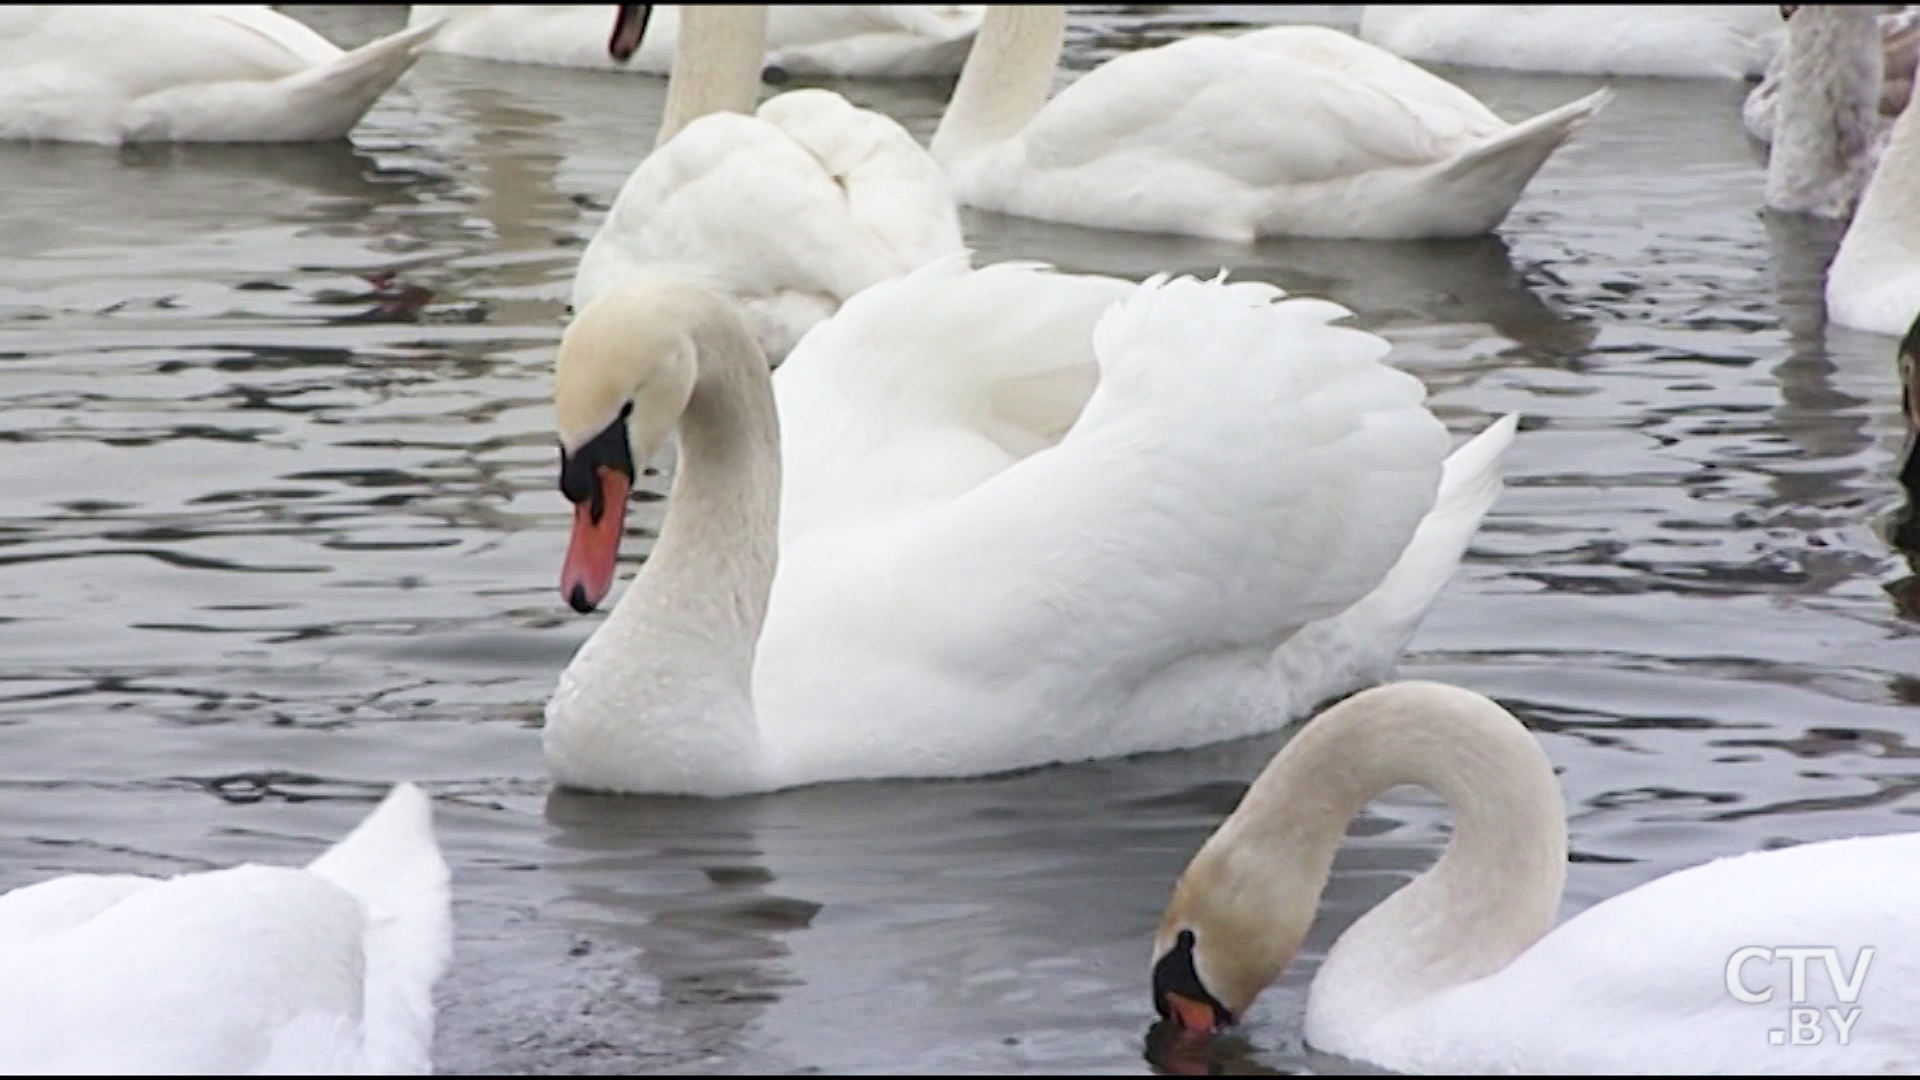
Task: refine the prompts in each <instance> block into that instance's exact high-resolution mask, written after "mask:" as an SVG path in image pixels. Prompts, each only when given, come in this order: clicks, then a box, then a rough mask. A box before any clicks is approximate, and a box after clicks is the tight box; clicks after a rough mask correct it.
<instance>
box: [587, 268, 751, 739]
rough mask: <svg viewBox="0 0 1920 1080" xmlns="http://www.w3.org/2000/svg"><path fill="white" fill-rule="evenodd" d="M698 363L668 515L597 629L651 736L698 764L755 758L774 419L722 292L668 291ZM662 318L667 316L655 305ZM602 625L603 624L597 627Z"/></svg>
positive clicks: (746, 339)
mask: <svg viewBox="0 0 1920 1080" xmlns="http://www.w3.org/2000/svg"><path fill="white" fill-rule="evenodd" d="M670 307H671V311H672V316H673V317H681V318H684V319H685V320H686V322H685V323H684V326H685V330H686V333H687V336H688V338H689V340H691V342H692V343H693V350H692V351H693V355H694V357H695V358H696V359H695V360H694V363H695V364H696V365H697V369H698V370H697V372H696V373H695V375H694V382H693V390H692V393H691V394H690V395H689V396H688V398H687V404H686V408H685V410H684V411H683V412H682V413H681V415H680V420H679V424H678V427H677V433H678V437H679V462H678V466H677V471H676V475H675V477H674V481H673V491H672V493H671V495H670V496H669V498H668V502H667V514H666V519H665V521H664V522H663V523H662V525H661V528H660V536H659V539H657V540H656V541H655V542H654V545H653V551H652V553H651V554H649V555H648V557H647V561H646V564H645V565H644V566H642V567H641V568H640V572H639V573H638V574H637V575H635V577H634V579H633V583H632V584H631V585H630V586H629V587H628V589H627V592H626V594H625V595H624V596H622V597H621V598H620V603H619V604H618V605H616V606H615V608H614V610H613V612H612V614H610V615H608V617H607V624H606V626H605V627H603V628H602V634H603V635H605V636H606V639H607V642H608V644H609V646H610V647H611V648H613V649H616V650H617V655H615V656H613V657H611V658H610V659H612V660H613V661H614V662H615V663H617V664H618V665H619V666H620V671H621V681H622V682H623V683H624V684H625V685H626V686H629V687H634V688H638V693H639V694H640V695H641V696H640V698H639V699H638V700H639V701H640V702H641V703H642V704H641V709H640V713H639V715H638V716H634V717H629V718H628V720H627V722H631V723H639V724H643V725H645V726H646V727H647V729H648V737H647V742H648V745H649V746H650V747H651V748H652V749H653V750H654V751H657V752H658V753H659V754H661V755H662V757H663V758H668V759H672V761H673V762H674V764H675V766H676V767H677V768H680V769H683V770H687V771H690V772H694V773H698V774H700V775H718V776H725V775H730V774H732V773H734V772H741V773H750V772H751V771H752V770H753V769H755V768H757V767H758V765H759V760H758V758H759V752H760V746H759V727H758V723H757V720H756V719H755V715H754V711H753V703H752V681H753V662H754V654H755V649H756V646H757V644H758V642H759V638H760V630H761V627H762V624H763V623H764V622H765V621H766V613H767V598H768V595H769V593H770V592H771V590H772V588H773V575H774V568H775V563H776V560H777V557H778V550H779V504H780V451H779V441H780V427H779V420H778V418H777V417H776V415H775V413H774V403H773V385H772V382H771V381H770V380H769V378H768V374H767V360H766V356H765V354H763V353H762V352H761V351H760V347H759V345H758V344H757V343H756V342H755V341H754V339H753V336H752V334H751V332H750V331H749V330H748V329H747V326H746V323H745V322H744V321H743V320H742V319H741V317H740V314H739V312H738V311H737V310H736V309H735V308H734V306H733V304H732V302H731V301H730V300H728V299H727V298H725V297H723V296H720V295H718V294H716V293H713V292H711V291H709V290H706V289H698V290H692V289H690V290H687V292H686V293H685V294H680V295H676V296H674V297H672V299H671V305H670ZM663 317H668V316H665V315H664V314H663ZM596 636H599V635H596Z"/></svg>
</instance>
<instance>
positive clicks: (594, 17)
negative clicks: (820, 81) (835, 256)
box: [407, 4, 982, 79]
mask: <svg viewBox="0 0 1920 1080" xmlns="http://www.w3.org/2000/svg"><path fill="white" fill-rule="evenodd" d="M981 11H982V8H981V6H980V5H978V4H894V5H877V6H867V7H860V6H852V5H828V4H779V5H775V6H773V8H772V11H771V13H770V16H769V19H768V24H767V53H766V57H765V62H766V65H767V66H768V67H770V68H777V69H779V70H781V71H784V72H788V73H791V74H795V75H813V76H824V77H837V78H848V79H902V78H926V77H930V76H940V75H952V74H954V73H955V72H957V71H959V70H960V65H961V63H962V62H964V61H965V60H966V56H967V46H968V44H969V43H970V42H972V40H973V35H974V32H975V31H976V30H978V29H979V28H980V14H981ZM455 16H457V18H452V21H451V23H450V25H449V26H448V27H447V31H446V32H445V33H444V34H442V35H441V36H440V38H439V40H437V41H436V42H434V44H433V50H434V51H435V52H446V53H458V54H460V55H462V56H476V57H481V58H483V59H487V60H504V61H508V62H510V63H519V64H552V65H556V66H559V67H580V68H601V69H605V70H609V71H637V72H644V73H646V74H649V75H665V74H667V72H668V71H669V70H670V69H671V68H672V66H673V53H674V45H675V42H676V40H677V39H678V37H679V27H680V6H679V5H677V4H657V5H653V12H652V16H651V21H650V23H649V25H648V26H647V32H646V38H645V40H644V41H643V42H641V44H640V46H639V48H638V49H637V50H636V51H634V52H633V53H632V54H630V55H629V56H628V57H627V58H626V59H625V60H616V59H614V58H613V56H611V55H609V53H608V51H607V40H608V34H609V33H610V31H611V30H612V29H613V21H614V10H613V5H610V4H552V5H542V4H488V5H464V6H445V5H438V4H415V5H413V7H412V9H411V10H410V11H409V13H408V17H407V21H408V25H417V24H419V23H423V22H427V21H430V20H433V19H437V18H450V17H455Z"/></svg>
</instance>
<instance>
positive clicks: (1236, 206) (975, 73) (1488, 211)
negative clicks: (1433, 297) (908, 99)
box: [930, 4, 1608, 241]
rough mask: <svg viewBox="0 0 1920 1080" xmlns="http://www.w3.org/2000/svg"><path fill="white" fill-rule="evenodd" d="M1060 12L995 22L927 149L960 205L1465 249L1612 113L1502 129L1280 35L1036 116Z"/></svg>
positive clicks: (986, 28) (1384, 66)
mask: <svg viewBox="0 0 1920 1080" xmlns="http://www.w3.org/2000/svg"><path fill="white" fill-rule="evenodd" d="M1062 10H1063V9H1061V8H1060V7H1058V6H1052V5H1048V6H1040V5H998V4H996V5H992V6H990V7H989V8H988V11H987V16H986V20H985V22H984V23H983V24H982V26H981V29H980V34H979V37H978V38H977V40H976V41H975V42H974V47H973V54H972V55H971V56H969V57H968V59H967V66H966V68H965V69H964V70H963V71H962V72H961V76H960V82H959V85H958V86H957V87H956V88H955V90H954V95H953V101H952V103H951V104H950V105H949V106H948V108H947V112H946V115H945V116H944V117H942V118H941V122H940V127H939V130H938V131H936V132H935V134H934V137H933V142H932V144H931V147H930V149H931V150H932V152H933V156H934V158H935V159H936V160H938V161H939V162H940V164H941V165H942V166H944V167H945V168H946V170H947V174H948V175H949V176H950V177H951V178H952V180H953V188H954V193H955V195H956V197H958V198H959V200H960V201H961V203H962V204H963V205H968V206H977V207H980V208H982V209H986V210H996V211H1000V212H1002V213H1008V214H1017V215H1020V216H1022V217H1030V218H1039V219H1042V220H1046V221H1061V222H1067V223H1070V224H1075V225H1087V226H1092V227H1095V228H1107V229H1126V230H1131V231H1136V232H1163V233H1182V234H1187V235H1192V236H1206V237H1214V238H1217V239H1223V240H1239V241H1248V240H1252V239H1254V238H1256V237H1260V236H1318V237H1332V238H1359V239H1373V240H1388V239H1417V238H1424V237H1448V236H1476V235H1480V234H1482V233H1486V232H1489V231H1491V230H1492V229H1493V228H1494V227H1495V226H1497V225H1498V224H1500V222H1501V220H1502V219H1504V218H1505V217H1506V215H1507V212H1508V211H1509V210H1511V209H1512V208H1513V204H1514V203H1515V202H1516V201H1517V200H1518V199H1519V198H1520V193H1521V191H1522V190H1523V189H1524V188H1525V187H1526V185H1527V182H1528V181H1529V180H1531V179H1532V178H1533V175H1534V173H1535V172H1537V171H1538V170H1539V168H1540V166H1541V165H1542V164H1544V163H1545V162H1546V160H1547V157H1548V155H1550V154H1552V153H1553V151H1554V150H1555V149H1556V148H1557V147H1559V146H1560V144H1561V143H1562V142H1564V141H1565V140H1566V138H1567V137H1568V136H1569V135H1571V134H1572V133H1573V132H1574V131H1575V130H1576V129H1577V128H1579V127H1580V125H1581V124H1582V123H1584V122H1585V121H1586V120H1587V118H1589V117H1590V116H1592V115H1593V114H1594V112H1595V111H1597V110H1598V109H1599V108H1600V106H1601V105H1602V104H1604V103H1605V101H1606V99H1607V97H1608V93H1607V91H1605V90H1601V91H1597V92H1596V93H1594V94H1590V95H1588V96H1587V97H1585V98H1582V99H1580V100H1579V101H1576V102H1573V103H1571V104H1568V105H1564V106H1561V107H1560V108H1558V109H1554V110H1552V111H1550V112H1547V113H1543V114H1541V115H1540V116H1536V117H1534V118H1532V119H1530V120H1527V121H1524V122H1522V123H1520V124H1517V125H1515V124H1509V123H1507V122H1506V121H1504V120H1502V119H1500V118H1499V117H1498V116H1495V115H1494V114H1493V113H1492V112H1491V111H1490V110H1488V109H1487V107H1486V106H1484V105H1482V104H1481V103H1480V102H1479V101H1477V100H1476V99H1475V98H1474V97H1473V96H1472V95H1471V94H1468V93H1467V92H1466V91H1464V90H1461V89H1460V88H1459V87H1457V86H1454V85H1453V84H1451V83H1449V82H1447V81H1445V80H1444V79H1440V78H1438V77H1436V76H1434V75H1432V74H1429V73H1428V72H1425V71H1422V70H1421V69H1420V68H1418V67H1415V66H1414V65H1412V64H1409V63H1407V62H1406V61H1404V60H1401V59H1399V58H1398V57H1395V56H1393V55H1392V54H1390V53H1388V52H1386V51H1384V50H1382V49H1378V48H1376V47H1374V46H1372V45H1368V44H1366V43H1365V42H1362V41H1358V40H1356V39H1354V38H1352V37H1350V36H1348V35H1346V34H1343V33H1341V32H1339V31H1337V30H1331V29H1328V28H1326V27H1318V26H1282V27H1273V28H1271V29H1267V30H1260V31H1256V32H1253V33H1249V34H1244V35H1241V36H1239V37H1235V38H1223V37H1215V36H1211V35H1207V36H1199V37H1192V38H1188V39H1186V40H1183V41H1177V42H1174V43H1172V44H1170V45H1163V46H1160V47H1158V48H1152V49H1142V50H1140V51H1138V52H1131V53H1127V54H1125V55H1122V56H1119V57H1116V58H1114V59H1113V60H1110V61H1108V62H1107V63H1105V64H1102V65H1101V66H1099V67H1097V68H1095V69H1094V70H1092V71H1090V72H1088V73H1087V74H1086V75H1085V76H1083V77H1081V78H1080V79H1079V81H1077V82H1075V83H1073V84H1072V85H1071V86H1069V87H1067V88H1066V89H1065V90H1063V91H1061V92H1060V94H1059V95H1058V96H1057V97H1054V98H1053V99H1052V100H1048V94H1049V92H1050V91H1051V89H1052V86H1053V77H1054V67H1055V64H1056V63H1057V61H1058V58H1059V53H1060V47H1061V44H1062V41H1063V36H1064V16H1063V14H1062Z"/></svg>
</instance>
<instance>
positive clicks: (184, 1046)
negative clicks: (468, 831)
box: [0, 866, 365, 1074]
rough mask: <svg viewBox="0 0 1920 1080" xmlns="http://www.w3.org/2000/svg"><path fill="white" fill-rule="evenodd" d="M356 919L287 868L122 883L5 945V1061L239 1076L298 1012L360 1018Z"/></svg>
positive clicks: (311, 879) (1, 1009) (361, 963)
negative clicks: (92, 904)
mask: <svg viewBox="0 0 1920 1080" xmlns="http://www.w3.org/2000/svg"><path fill="white" fill-rule="evenodd" d="M363 923H364V915H363V914H362V912H361V910H360V906H359V905H358V904H357V903H356V902H355V901H354V899H353V897H352V896H350V895H348V894H346V893H344V892H342V891H341V890H340V889H338V888H336V887H334V886H332V885H330V884H329V883H327V882H325V881H323V880H321V879H320V878H317V877H315V876H314V875H312V874H308V873H306V872H304V871H300V870H292V869H287V868H284V867H266V866H242V867H236V868H234V869H230V870H215V871H209V872H207V873H200V874H188V875H184V876H181V877H178V878H174V879H172V880H170V881H164V882H155V883H153V884H152V886H151V887H149V888H145V889H139V890H133V891H129V892H128V893H127V894H126V895H125V896H124V897H123V898H122V899H121V901H120V902H119V903H116V904H112V905H111V906H108V907H106V908H104V909H101V910H100V911H98V912H97V913H96V914H94V915H93V917H92V918H90V919H88V920H86V921H85V922H84V923H81V924H78V925H76V926H74V927H72V928H70V929H69V930H68V931H67V932H65V933H62V934H58V935H53V936H48V937H42V938H41V939H39V940H38V941H36V942H33V943H31V944H26V945H24V946H21V947H17V948H13V949H9V950H7V952H6V955H4V956H0V960H4V964H3V965H0V966H4V968H5V970H6V971H7V973H8V977H7V979H5V980H3V981H0V1045H4V1046H5V1047H6V1048H7V1052H8V1053H7V1065H8V1067H9V1068H22V1069H24V1070H25V1071H50V1072H101V1071H107V1072H137V1073H146V1072H155V1071H161V1072H168V1071H171V1072H199V1073H203V1074H213V1073H227V1074H232V1073H241V1072H250V1071H252V1070H254V1069H255V1068H257V1067H259V1066H260V1064H261V1063H262V1062H264V1061H267V1060H268V1059H269V1057H270V1055H271V1054H272V1051H273V1044H274V1039H275V1033H276V1032H277V1031H278V1030H279V1029H280V1028H281V1027H283V1026H285V1025H287V1024H289V1023H292V1022H294V1021H295V1020H296V1019H297V1018H299V1017H301V1016H304V1015H309V1014H311V1015H315V1016H326V1017H343V1018H345V1019H346V1020H348V1021H349V1022H350V1023H352V1024H353V1025H354V1026H355V1027H357V1026H358V1022H359V1020H360V1018H361V1010H362V999H361V987H362V983H363V975H364V971H365V956H364V954H363V951H362V943H363V942H362V934H361V931H362V929H363Z"/></svg>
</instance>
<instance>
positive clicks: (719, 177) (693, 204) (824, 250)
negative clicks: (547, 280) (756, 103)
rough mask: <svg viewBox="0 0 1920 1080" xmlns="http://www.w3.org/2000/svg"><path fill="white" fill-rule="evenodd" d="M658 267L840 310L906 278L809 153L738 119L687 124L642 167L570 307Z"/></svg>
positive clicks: (772, 129) (602, 234)
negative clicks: (809, 296) (812, 296)
mask: <svg viewBox="0 0 1920 1080" xmlns="http://www.w3.org/2000/svg"><path fill="white" fill-rule="evenodd" d="M650 268H651V269H663V268H672V269H676V270H679V271H682V272H686V271H692V272H695V273H698V274H701V275H703V276H705V277H708V278H709V279H711V280H713V281H714V282H716V283H717V284H719V285H721V286H722V287H724V288H726V289H728V290H730V291H732V292H733V293H734V294H735V295H737V296H743V297H767V296H773V295H777V294H779V293H781V292H783V291H797V292H804V293H816V294H822V295H825V296H828V297H831V298H832V299H833V300H835V301H838V300H844V299H846V298H847V297H849V296H852V295H853V294H854V293H856V292H858V291H860V290H861V289H864V288H866V287H867V286H869V285H872V284H873V283H875V282H877V281H882V280H885V279H886V278H888V277H891V276H893V275H894V274H897V273H900V272H902V271H903V270H904V269H906V268H905V267H901V266H899V265H898V264H897V262H896V260H895V259H894V257H893V256H892V255H891V254H890V253H889V251H888V249H887V248H886V246H885V245H883V244H880V243H877V242H875V240H874V239H873V237H872V235H871V233H870V230H869V229H868V227H867V225H866V224H865V223H864V222H863V221H862V220H861V219H860V218H859V217H858V216H857V215H856V214H855V213H854V211H853V207H852V205H851V203H850V202H849V201H848V198H847V193H846V191H845V189H844V188H843V187H842V186H841V185H840V184H839V183H838V182H836V180H835V178H834V176H833V175H832V174H831V173H830V172H828V171H827V169H826V168H824V167H823V166H822V165H821V163H820V161H819V160H818V159H817V158H815V157H814V156H813V154H811V153H810V152H809V151H808V150H807V149H806V148H805V147H803V146H801V145H800V144H799V143H797V142H795V141H794V139H793V138H792V137H791V136H789V135H788V134H787V133H785V132H783V131H781V130H780V129H779V128H778V127H776V126H775V125H773V124H770V123H767V122H765V121H762V120H759V119H756V118H754V117H749V116H740V115H738V114H734V113H714V114H711V115H708V116H703V117H701V118H700V119H698V120H696V121H694V122H693V123H691V124H688V125H687V126H686V128H684V129H683V130H682V131H681V132H680V133H679V134H678V135H676V136H674V138H673V139H672V141H670V142H668V143H667V144H666V145H665V146H662V147H660V148H659V149H657V150H655V151H654V152H653V153H652V154H650V155H648V156H647V159H646V160H645V161H643V162H641V163H640V165H639V166H638V167H637V168H635V169H634V171H633V174H632V175H631V176H629V177H628V178H627V182H626V185H625V186H624V187H622V188H621V190H620V196H619V198H618V199H617V200H615V202H614V206H613V209H612V210H611V211H610V212H609V213H608V215H607V220H606V221H605V222H604V223H602V224H601V226H600V231H599V232H598V233H596V234H595V235H594V238H593V240H592V242H591V243H589V244H588V246H587V250H586V251H585V252H584V253H583V254H582V256H581V258H580V269H579V272H578V273H577V274H576V276H575V278H574V288H573V304H574V308H575V309H576V310H578V309H580V308H582V307H585V306H586V304H587V303H588V302H589V301H591V300H592V299H593V298H594V297H596V296H598V295H599V294H600V293H601V292H603V291H605V289H606V288H607V287H608V286H610V285H612V284H613V283H614V282H616V281H618V280H620V279H621V278H622V277H623V276H625V275H627V274H631V273H634V272H635V271H645V270H648V269H650Z"/></svg>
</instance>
